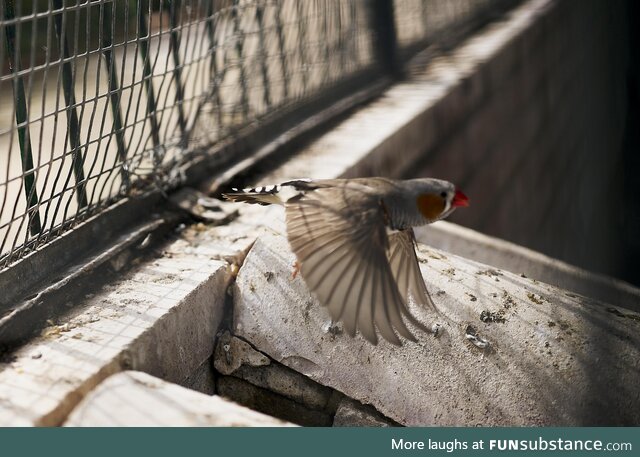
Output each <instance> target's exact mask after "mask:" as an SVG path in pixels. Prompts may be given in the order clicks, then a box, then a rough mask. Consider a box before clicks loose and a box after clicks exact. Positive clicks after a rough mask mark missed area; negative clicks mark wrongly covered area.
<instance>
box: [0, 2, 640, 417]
mask: <svg viewBox="0 0 640 457" xmlns="http://www.w3.org/2000/svg"><path fill="white" fill-rule="evenodd" d="M555 3H556V2H553V1H552V0H530V1H528V2H525V3H523V4H522V6H521V7H519V8H517V9H516V10H514V11H513V13H512V14H510V15H509V17H508V18H506V19H505V20H504V21H502V22H500V23H499V24H495V25H493V26H491V27H489V28H488V29H487V30H485V31H484V32H483V33H481V34H479V35H478V36H477V37H474V38H472V39H471V40H469V41H468V42H467V43H465V44H463V45H462V46H461V47H460V48H459V49H457V50H455V51H454V53H453V54H452V55H449V56H444V57H440V58H438V59H435V61H432V62H431V64H430V65H429V66H428V67H427V68H424V69H418V70H415V71H414V73H413V78H412V79H411V80H410V81H406V82H402V83H399V84H397V85H395V86H394V87H392V88H391V89H390V90H389V91H387V92H386V94H385V95H384V96H383V97H381V98H380V99H379V100H377V101H375V102H373V103H371V104H370V105H368V106H367V107H365V108H363V109H362V110H360V111H359V112H357V113H355V114H354V115H353V116H351V117H350V118H348V119H347V120H345V121H344V122H342V123H341V124H340V125H338V126H337V127H336V128H335V129H333V130H332V131H330V132H328V133H327V134H325V135H323V136H322V137H320V138H319V139H317V140H316V141H313V142H312V143H311V144H309V145H308V146H307V147H305V148H304V149H303V150H302V151H300V154H298V155H296V156H295V157H294V158H293V159H291V160H289V161H288V162H287V163H286V164H284V165H283V166H281V167H279V168H278V169H277V170H274V171H272V172H271V173H269V174H268V175H265V176H263V177H261V179H260V182H261V183H264V184H267V183H270V182H278V181H281V180H286V179H291V178H297V177H305V176H306V177H311V178H330V177H338V176H357V175H363V174H375V175H378V174H383V175H389V176H396V177H398V176H400V175H402V174H404V173H406V171H407V170H408V169H410V168H411V167H412V166H414V164H415V162H416V161H418V160H420V159H421V158H422V155H423V153H424V151H425V150H427V149H428V148H429V147H430V144H420V142H419V139H424V138H425V137H426V138H427V139H428V140H429V141H436V139H437V138H442V137H443V136H446V135H450V134H451V132H450V129H449V128H448V127H449V122H450V121H451V122H453V121H454V120H456V119H457V116H463V115H465V114H464V113H466V112H468V110H469V106H471V105H474V104H480V103H482V100H483V96H484V95H485V94H486V91H487V90H489V89H490V86H491V85H492V84H493V83H494V82H495V81H497V80H498V79H500V78H502V77H504V75H505V74H507V73H508V72H507V70H506V69H505V68H504V65H506V63H507V62H512V59H505V58H502V59H496V56H498V55H500V54H504V53H517V52H520V50H521V48H520V46H517V45H513V46H507V44H508V43H513V41H514V40H521V35H522V32H523V31H525V30H526V29H527V28H528V27H529V26H530V24H531V23H533V22H534V21H537V20H538V19H540V18H543V19H544V17H545V14H546V12H547V11H549V8H550V6H551V5H553V4H555ZM425 131H426V132H429V134H428V135H425ZM477 133H478V137H474V141H477V142H483V137H482V131H479V132H477ZM485 139H486V138H485ZM461 141H462V140H461ZM465 141H466V140H465ZM400 152H402V153H400ZM459 159H460V158H459V157H457V156H455V154H453V155H451V156H446V160H447V161H448V162H447V163H450V164H452V165H455V163H456V161H458V160H459ZM441 177H444V178H448V177H447V176H441ZM239 209H240V215H239V217H238V218H237V219H236V220H235V221H233V222H232V223H230V224H228V225H225V226H220V227H207V226H204V225H201V224H198V225H195V226H193V227H190V228H188V229H187V230H185V231H184V232H183V233H182V235H181V239H180V240H178V241H175V242H172V243H170V244H169V245H168V246H165V249H164V252H163V253H162V255H161V256H159V257H158V258H157V259H155V260H153V261H150V262H145V263H143V264H140V265H138V266H136V267H135V268H134V270H133V271H132V272H131V274H129V275H127V276H126V277H123V278H122V280H121V281H119V283H118V284H113V285H109V286H107V287H105V288H104V289H103V290H101V291H99V292H97V293H95V295H91V296H87V297H86V300H85V302H84V303H82V304H79V305H78V307H77V308H76V309H77V311H75V312H74V313H73V314H72V315H71V316H70V317H69V320H68V321H65V322H60V323H59V324H57V325H56V324H52V325H51V327H50V328H48V329H47V331H46V332H45V333H44V335H43V336H42V337H41V338H38V339H36V340H34V341H32V342H31V343H29V344H28V345H26V346H25V347H23V348H21V349H20V350H18V351H17V352H16V353H15V354H14V357H13V358H12V359H10V360H8V361H6V363H3V364H2V366H0V425H34V424H35V425H59V424H62V423H63V422H64V421H65V420H66V418H67V417H68V415H69V413H71V412H72V411H73V409H74V408H75V407H76V406H77V405H78V404H79V403H80V402H81V400H82V399H83V397H84V396H86V395H87V394H88V393H90V392H91V391H92V390H93V389H95V388H96V386H99V385H101V382H102V381H103V380H105V379H106V378H107V377H108V376H109V375H111V374H113V373H117V372H120V371H122V370H126V369H130V368H133V369H136V370H143V371H146V372H148V373H151V374H153V375H156V376H159V377H162V378H165V379H167V380H169V381H171V382H176V383H179V384H183V385H189V386H197V388H199V389H201V390H203V391H208V392H211V391H212V385H213V384H214V381H215V382H216V383H217V385H218V389H219V391H220V390H224V388H226V389H227V392H229V391H231V390H232V389H235V388H236V387H237V384H238V383H241V382H247V381H246V379H244V378H247V379H252V380H253V381H254V382H257V381H255V378H252V377H251V376H253V374H252V373H248V372H247V371H246V370H245V371H242V370H236V371H234V370H231V371H230V373H231V374H232V375H233V376H227V375H226V374H223V375H221V376H220V377H219V379H217V380H214V379H213V375H212V373H211V372H210V371H209V370H210V366H209V363H210V360H209V357H210V356H211V355H212V353H213V347H214V340H215V335H216V332H217V331H218V327H219V326H220V322H221V320H222V317H223V308H224V305H225V302H227V303H228V302H229V297H228V295H227V286H228V284H229V283H230V282H231V281H232V278H233V276H234V274H235V273H236V272H237V270H238V268H239V266H240V265H242V264H243V262H244V259H245V256H246V254H247V252H248V251H249V250H250V249H251V247H252V245H253V243H254V241H255V240H256V239H259V241H258V242H257V244H255V246H254V248H253V249H252V250H251V251H250V252H251V254H250V256H249V259H248V260H247V262H246V264H245V266H244V267H243V268H242V272H241V274H240V277H239V281H238V284H237V286H236V287H235V289H234V290H235V294H236V296H235V306H236V309H235V311H234V312H235V322H234V327H233V330H234V332H235V333H236V335H238V336H241V337H243V338H245V339H246V340H247V341H249V342H250V343H251V344H252V345H253V346H254V347H255V348H257V349H259V350H260V351H263V352H264V354H267V355H268V356H270V357H271V358H272V359H274V360H276V361H278V362H280V363H282V364H283V365H285V366H286V367H289V368H292V369H294V370H297V371H299V372H300V373H303V374H304V375H306V376H308V377H309V378H311V379H313V380H315V381H316V382H318V383H320V384H323V385H325V386H328V387H331V388H332V389H334V390H338V391H339V392H342V393H344V394H346V395H347V396H349V397H353V398H354V399H356V400H358V402H361V403H365V404H370V405H373V406H375V408H376V409H377V410H378V411H379V412H381V413H383V414H385V415H387V416H388V417H391V418H393V419H395V420H397V421H398V422H401V423H403V424H421V425H424V424H456V425H465V424H466V425H476V424H480V425H491V424H501V425H523V424H528V425H547V424H555V425H569V424H571V425H586V424H589V425H597V424H606V425H612V424H625V425H626V424H637V423H639V422H640V419H639V417H638V411H639V410H640V408H639V407H638V402H639V394H638V387H637V380H636V378H637V372H638V360H639V357H638V347H639V346H640V345H638V320H637V314H634V313H631V312H628V311H627V310H626V309H624V307H627V308H628V309H637V308H633V307H632V306H631V305H629V302H633V300H634V298H633V297H635V296H637V294H638V292H637V290H636V289H634V288H630V286H627V285H620V284H618V283H614V282H611V283H610V285H611V287H612V288H613V290H614V292H615V290H616V288H617V287H618V286H620V287H621V288H623V289H624V288H627V289H628V290H627V292H624V293H626V294H627V295H625V297H631V298H630V301H629V300H628V299H627V298H621V299H620V300H616V299H614V298H613V297H614V295H607V296H598V297H597V298H601V299H604V301H606V302H609V304H603V303H597V302H596V301H594V300H593V299H592V298H591V297H589V298H586V297H579V296H577V295H576V294H574V293H572V292H567V291H566V290H563V289H561V288H557V287H552V286H548V285H545V284H542V283H539V282H536V281H534V280H533V278H538V279H545V280H546V279H548V280H549V282H551V281H552V280H553V276H554V273H550V271H551V270H550V271H547V270H545V268H547V266H548V264H545V263H544V262H539V263H538V264H536V265H538V266H541V267H540V268H541V270H535V271H533V270H531V271H529V270H526V271H523V272H524V273H526V274H527V276H530V278H522V277H520V276H518V275H514V274H510V273H507V272H505V271H501V270H498V269H497V267H503V268H508V269H512V270H515V272H516V273H520V271H518V270H519V268H518V266H519V264H518V263H517V262H519V261H520V260H522V259H519V258H518V256H524V260H523V261H524V262H531V261H532V257H531V255H529V254H530V252H527V253H525V252H524V251H519V250H517V249H514V250H508V249H506V250H503V251H500V252H501V254H500V255H497V256H496V257H491V255H493V254H494V253H495V251H497V249H496V246H497V245H496V244H491V243H489V244H486V243H485V244H482V242H480V241H482V240H481V238H482V236H481V235H479V234H471V235H470V234H469V232H465V233H461V232H462V231H463V230H462V229H460V230H459V231H456V230H454V229H451V230H442V231H441V233H440V234H439V235H438V236H436V235H428V236H433V237H434V243H436V244H438V245H439V246H445V245H447V246H448V247H449V249H451V250H453V251H454V252H457V251H456V249H463V247H464V246H468V248H469V252H471V250H472V249H473V248H474V246H475V248H476V250H477V252H476V254H473V255H472V254H469V256H471V257H472V258H476V259H481V260H491V259H494V260H492V261H490V262H487V263H490V264H492V263H493V261H495V262H496V265H493V264H492V265H491V266H488V265H482V264H480V263H477V262H473V261H470V260H466V259H463V258H460V257H456V256H452V255H449V254H447V253H444V252H441V251H437V250H428V249H427V250H425V248H422V249H423V252H422V254H421V258H422V259H423V260H426V261H427V262H428V264H427V266H428V267H427V268H425V270H424V271H423V273H424V274H425V277H426V279H427V280H428V281H429V283H430V284H431V287H432V293H434V295H435V298H436V301H437V302H438V304H439V305H440V307H441V310H442V311H443V314H444V315H445V316H446V317H447V318H448V319H449V320H448V321H447V323H446V325H445V328H446V329H447V330H448V332H447V334H446V335H445V337H443V338H442V339H437V340H436V339H431V338H430V337H428V336H424V335H423V338H422V339H421V340H420V342H418V343H416V344H406V345H405V346H404V347H402V348H400V349H397V348H394V347H388V346H385V344H384V343H383V344H381V345H380V346H378V347H376V348H374V347H372V346H370V345H368V343H366V342H364V341H363V340H362V339H360V338H358V339H356V340H352V339H349V338H348V337H346V336H345V335H342V334H341V333H340V327H339V326H338V327H333V326H330V325H329V322H328V318H327V315H326V314H323V313H324V310H322V309H321V308H319V306H318V305H317V304H316V303H315V302H314V300H313V298H312V297H311V296H310V295H309V293H308V291H307V290H306V287H305V286H304V283H302V282H301V280H300V279H299V278H298V279H297V280H296V281H291V280H290V279H289V278H290V273H291V271H290V266H291V263H292V262H293V258H292V256H291V253H290V252H289V249H288V246H287V243H286V240H284V238H283V235H282V234H283V233H284V225H283V216H282V212H281V210H280V209H278V208H254V207H239ZM441 226H442V227H449V228H451V227H450V226H447V225H441ZM436 227H437V226H434V228H436ZM474 237H475V239H476V241H473V240H474ZM436 238H437V239H438V240H439V241H435V239H436ZM428 239H429V238H427V240H428ZM478 240H480V241H478ZM502 246H503V247H504V245H502ZM474 256H475V257H474ZM482 256H486V257H482ZM509 257H513V258H512V259H510V260H511V263H504V264H503V263H500V262H503V261H506V260H509ZM501 259H502V260H501ZM534 260H535V259H534ZM534 263H535V262H534ZM514 265H515V266H514ZM529 265H533V264H532V263H529ZM536 268H537V267H536ZM555 271H556V272H559V273H558V274H560V275H562V274H564V273H562V272H561V271H560V270H558V269H556V270H555ZM538 274H540V276H537V275H538ZM545 274H547V275H549V276H542V275H545ZM268 278H271V279H268ZM569 279H570V278H569ZM569 279H566V280H565V279H558V281H557V283H558V284H561V285H562V286H564V287H566V288H567V289H570V290H577V289H576V288H577V287H578V286H571V285H570V280H569ZM596 280H597V278H596V279H594V277H593V276H586V277H584V278H581V279H580V281H582V282H584V284H586V285H588V283H589V282H590V281H596ZM605 280H608V278H605ZM629 288H630V289H629ZM581 290H582V291H583V290H586V289H580V290H578V291H579V292H580V291H581ZM614 292H612V293H614ZM581 293H582V292H581ZM615 293H617V292H615ZM620 305H622V306H623V308H619V306H620ZM483 311H485V313H484V314H483V313H482V312H483ZM481 316H484V320H480V317H481ZM422 317H423V318H425V319H428V317H429V316H422ZM501 319H504V320H505V322H502V320H501ZM469 326H472V327H473V328H474V329H475V331H476V332H477V333H478V334H479V336H480V337H483V338H486V339H487V340H488V341H489V342H490V345H489V349H488V350H485V349H481V348H479V347H477V346H476V345H474V344H472V342H471V340H470V339H468V337H467V333H468V332H467V330H468V328H469ZM329 330H331V331H329ZM260 360H262V359H260ZM251 363H253V362H251ZM258 363H262V362H261V361H258ZM240 372H242V373H240ZM240 374H241V375H242V376H244V378H243V379H241V378H240V377H234V376H235V375H240ZM634 374H635V375H636V376H634ZM220 381H222V382H220ZM261 381H262V380H261ZM301 384H303V383H301ZM252 385H253V384H252ZM265 385H266V384H265ZM220 386H226V387H224V388H222V387H220ZM254 387H256V386H254ZM268 387H269V388H272V387H273V383H270V384H268ZM285 387H287V386H285ZM256 388H261V387H256ZM278 388H279V389H281V390H280V391H279V393H278V394H276V395H279V397H278V399H280V398H282V397H285V398H287V399H291V398H293V397H295V398H298V397H300V396H301V395H302V396H304V395H306V394H300V393H299V392H293V393H292V391H291V390H289V389H288V387H287V388H283V387H282V386H278ZM172 391H173V390H172ZM244 393H246V392H244ZM286 395H289V397H286ZM290 397H291V398H290ZM305 398H308V397H305ZM343 400H344V401H345V402H346V403H344V404H342V403H341V405H342V406H338V407H337V412H336V413H335V416H334V418H333V423H334V424H345V423H346V422H348V421H347V419H345V418H347V417H353V416H354V415H355V416H360V417H361V419H362V420H363V423H362V424H364V422H366V421H370V422H376V421H377V422H380V423H386V422H384V421H380V420H379V418H377V416H376V415H375V414H374V415H370V414H369V413H367V411H364V410H362V409H359V408H355V407H354V406H353V405H354V404H356V403H350V402H349V400H348V399H345V398H344V397H343ZM89 404H90V403H86V404H84V403H83V406H82V408H83V411H85V412H88V411H89V409H90V406H89ZM91 404H93V403H91ZM165 406H166V405H165ZM293 406H294V407H297V406H296V405H293ZM354 408H355V409H356V410H357V411H359V413H358V414H354V413H353V410H354ZM338 412H340V414H338ZM360 413H362V414H360ZM78 414H80V413H78ZM87 414H88V413H87ZM74 417H77V416H74ZM325 419H326V420H327V423H329V422H330V419H331V417H330V414H327V417H326V418H325V417H324V416H323V420H325ZM74 420H75V419H74Z"/></svg>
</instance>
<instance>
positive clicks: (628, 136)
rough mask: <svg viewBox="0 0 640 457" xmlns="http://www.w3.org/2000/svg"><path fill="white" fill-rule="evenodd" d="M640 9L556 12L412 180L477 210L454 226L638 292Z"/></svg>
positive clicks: (558, 8)
mask: <svg viewBox="0 0 640 457" xmlns="http://www.w3.org/2000/svg"><path fill="white" fill-rule="evenodd" d="M637 8H638V7H637V4H636V3H634V2H633V1H629V3H628V4H627V5H625V4H624V3H622V2H613V3H612V2H602V1H599V0H589V1H585V2H579V3H578V2H571V1H563V0H558V1H557V2H555V3H554V4H553V6H552V7H551V8H550V9H549V10H548V11H547V12H546V13H544V14H543V16H542V17H541V19H540V20H538V21H536V22H535V23H533V24H532V26H531V27H530V28H529V29H528V30H527V31H526V32H525V33H524V34H523V36H521V37H517V38H516V39H515V40H513V41H512V42H511V43H510V44H509V45H507V46H506V47H505V48H504V49H502V50H501V52H500V53H499V55H497V56H496V58H495V59H496V61H495V62H490V63H489V64H490V65H492V69H491V70H490V71H489V72H487V73H490V76H491V77H486V78H485V77H484V76H486V75H484V76H482V75H481V76H480V77H483V81H482V84H483V85H489V84H491V86H490V87H488V88H487V87H485V96H484V98H483V99H481V100H480V102H479V103H478V104H477V106H475V107H473V108H472V109H471V110H470V112H469V113H468V114H467V115H466V116H461V118H462V121H461V122H458V123H457V125H453V126H447V128H448V129H449V132H448V133H447V134H443V135H442V139H441V140H440V141H439V143H437V144H436V145H435V146H434V147H433V148H430V149H429V150H427V151H425V155H424V157H425V158H424V160H423V161H422V163H421V164H420V165H419V166H416V167H414V168H413V171H412V172H411V175H412V176H408V177H413V176H415V177H418V176H438V177H442V178H444V179H449V180H451V181H453V182H456V183H457V184H458V185H459V186H460V187H461V188H462V189H464V191H465V192H466V193H467V194H468V195H469V196H470V197H471V200H472V202H473V204H472V205H471V207H470V208H468V211H464V212H459V213H456V214H454V215H453V217H452V218H451V219H452V221H453V222H457V223H460V224H462V225H466V226H468V227H471V228H473V229H476V230H479V231H482V232H485V233H487V234H489V235H493V236H498V237H501V238H504V239H507V240H509V241H513V242H516V243H519V244H522V245H524V246H526V247H529V248H532V249H536V250H539V251H541V252H543V253H545V254H548V255H550V256H553V257H556V258H559V259H562V260H564V261H567V262H569V263H572V264H575V265H577V266H580V267H583V268H586V269H589V270H592V271H596V272H601V273H605V274H609V275H613V276H617V277H621V278H623V279H626V280H628V281H631V282H634V283H636V284H640V276H639V273H638V272H637V270H638V269H636V268H634V266H637V265H638V258H639V256H640V241H639V240H638V235H639V234H640V229H639V228H638V227H640V203H639V202H638V200H637V198H634V197H633V196H634V195H635V196H637V195H640V183H639V182H638V179H637V178H636V177H637V176H638V173H640V160H639V158H638V156H637V154H636V153H635V152H636V151H637V150H638V138H637V134H636V132H635V131H634V129H632V128H631V127H632V126H634V125H637V124H638V119H637V107H638V103H637V96H638V91H637V88H638V72H637V60H638V59H630V55H629V53H630V52H633V53H637V49H636V48H634V46H633V43H635V42H636V41H637V32H636V31H635V30H637V29H636V28H635V27H633V25H634V24H629V23H628V22H629V20H630V21H633V22H635V23H637V19H628V18H634V17H635V15H633V14H628V12H631V10H637ZM629 29H630V32H629ZM632 41H633V42H632ZM630 64H631V65H630ZM493 67H495V69H494V68H493ZM494 70H495V71H494ZM628 72H629V73H628ZM496 74H497V75H498V76H497V77H494V76H495V75H496ZM628 74H629V75H630V77H631V79H630V81H631V83H632V84H630V85H629V86H628V85H627V77H628ZM465 83H466V82H465ZM454 158H455V160H454ZM453 162H455V166H452V165H454V164H453Z"/></svg>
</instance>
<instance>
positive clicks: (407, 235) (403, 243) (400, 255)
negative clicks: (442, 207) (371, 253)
mask: <svg viewBox="0 0 640 457" xmlns="http://www.w3.org/2000/svg"><path fill="white" fill-rule="evenodd" d="M415 243H416V239H415V236H414V234H413V229H405V230H400V231H397V232H395V233H393V234H391V235H390V236H389V250H388V257H389V265H390V266H391V273H392V274H393V277H394V278H395V280H396V284H397V285H398V290H399V292H400V295H401V296H402V300H403V302H404V303H408V300H409V295H411V296H412V297H413V299H414V301H415V302H416V303H418V304H419V305H423V306H428V307H429V308H431V309H432V310H433V311H436V312H437V311H438V310H437V308H436V307H435V305H434V303H433V300H432V299H431V296H430V295H429V291H428V290H427V286H426V285H425V283H424V279H423V278H422V273H421V272H420V264H419V263H418V257H417V255H416V249H415ZM406 316H407V318H408V319H409V320H410V321H411V323H412V324H414V325H415V326H416V327H418V328H420V329H421V330H424V331H426V332H431V331H432V330H430V329H427V328H426V327H425V326H424V325H422V324H421V323H420V322H419V321H417V320H416V319H415V318H414V317H413V316H412V315H411V314H410V313H409V312H408V311H406Z"/></svg>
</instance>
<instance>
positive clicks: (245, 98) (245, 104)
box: [231, 0, 249, 121]
mask: <svg viewBox="0 0 640 457" xmlns="http://www.w3.org/2000/svg"><path fill="white" fill-rule="evenodd" d="M238 8H240V1H239V0H233V7H232V8H231V17H232V18H233V37H234V39H235V40H236V53H237V54H238V62H239V67H240V68H239V70H240V86H241V88H242V89H241V90H242V93H241V94H240V103H241V104H242V116H243V120H245V121H246V120H247V119H248V117H249V89H248V88H247V75H246V72H245V69H244V65H243V56H244V52H243V48H244V36H243V35H242V34H241V31H240V16H239V14H238Z"/></svg>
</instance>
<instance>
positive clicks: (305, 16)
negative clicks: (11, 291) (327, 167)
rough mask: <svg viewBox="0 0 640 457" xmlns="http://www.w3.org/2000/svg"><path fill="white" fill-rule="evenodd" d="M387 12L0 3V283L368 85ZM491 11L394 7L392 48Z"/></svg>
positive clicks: (111, 2)
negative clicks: (93, 227)
mask: <svg viewBox="0 0 640 457" xmlns="http://www.w3.org/2000/svg"><path fill="white" fill-rule="evenodd" d="M385 1H386V0H382V1H380V0H375V1H371V0H369V1H368V0H345V1H338V0H217V1H215V0H151V1H149V0H119V1H116V0H31V1H29V0H24V1H20V0H0V42H1V43H0V270H2V269H3V268H6V267H8V266H10V265H11V264H12V263H13V262H15V261H17V260H19V259H21V258H23V257H24V256H25V255H26V254H28V253H29V252H31V251H33V250H34V249H36V248H38V247H39V246H41V245H43V244H45V243H47V242H48V241H50V240H51V239H53V238H55V237H57V236H59V235H60V234H61V233H63V232H64V231H66V230H68V229H70V228H72V227H73V226H74V225H76V224H78V223H79V222H81V221H83V220H86V219H87V218H88V217H89V216H90V215H93V214H96V213H98V212H100V211H102V210H104V209H105V208H107V207H109V206H110V205H112V204H114V203H115V202H117V201H119V200H121V199H123V198H125V197H128V196H132V195H135V194H137V193H140V192H144V191H145V190H148V189H151V188H155V189H158V188H159V189H163V190H166V189H168V188H172V187H176V186H178V185H179V184H180V183H181V181H182V178H183V177H182V175H181V173H180V170H183V165H184V164H185V163H189V162H190V161H192V160H193V159H194V157H195V156H197V155H200V154H205V155H206V154H211V152H208V149H207V148H208V147H209V146H210V145H215V144H216V143H218V142H220V141H222V140H223V139H225V138H227V137H229V136H230V135H232V134H233V133H234V132H237V131H238V129H240V128H242V127H243V126H247V125H249V124H252V123H256V122H260V120H261V119H262V118H263V117H264V116H266V115H268V114H269V113H272V112H277V111H278V110H283V109H286V108H287V107H290V106H292V105H296V104H300V103H304V101H305V100H307V99H308V98H309V97H310V96H311V95H317V94H321V93H323V92H326V91H330V90H331V88H332V87H333V85H335V84H336V83H338V82H339V81H341V80H343V79H344V78H346V77H348V76H349V75H350V74H354V73H356V72H363V71H364V72H371V73H372V74H375V73H376V72H378V71H379V68H378V67H379V66H378V65H376V49H375V45H374V43H375V36H376V30H375V27H373V26H372V24H375V22H372V21H371V19H370V18H371V10H372V9H373V8H376V5H377V4H378V3H384V2H385ZM492 1H495V0H482V1H479V0H478V1H471V0H456V1H452V2H449V1H442V0H422V1H420V0H396V1H395V2H394V10H395V18H396V28H397V30H398V33H397V36H398V44H399V45H400V46H402V45H403V44H405V43H413V42H416V41H420V40H424V39H425V38H428V37H429V36H430V35H429V34H430V32H431V31H434V30H439V29H442V28H446V27H447V26H451V24H453V23H454V22H455V20H457V19H459V18H460V17H461V16H469V15H472V14H474V11H475V9H476V6H475V5H476V3H477V4H482V5H485V6H486V5H487V4H490V3H492ZM452 5H457V6H455V8H457V9H455V8H454V7H453V6H452ZM452 8H453V9H452ZM450 9H451V11H454V12H453V13H451V14H450V13H448V12H445V10H446V11H449V10H450ZM438 18H440V19H438ZM393 44H394V46H395V45H396V44H395V43H393Z"/></svg>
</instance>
